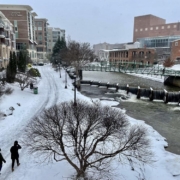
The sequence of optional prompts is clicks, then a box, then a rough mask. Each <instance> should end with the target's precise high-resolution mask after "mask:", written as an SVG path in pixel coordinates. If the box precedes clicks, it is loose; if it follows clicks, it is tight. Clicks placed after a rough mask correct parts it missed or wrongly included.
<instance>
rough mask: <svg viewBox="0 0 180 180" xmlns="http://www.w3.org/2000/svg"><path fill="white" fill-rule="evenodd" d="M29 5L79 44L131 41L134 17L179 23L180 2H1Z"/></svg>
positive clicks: (177, 0)
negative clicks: (144, 16) (159, 18)
mask: <svg viewBox="0 0 180 180" xmlns="http://www.w3.org/2000/svg"><path fill="white" fill-rule="evenodd" d="M0 4H24V5H30V6H31V7H32V8H33V11H35V12H36V13H37V14H38V18H46V19H48V21H49V24H50V26H51V27H59V28H61V29H65V30H66V37H68V36H70V37H71V39H73V40H76V41H80V42H89V43H91V45H93V44H97V43H103V42H107V43H125V42H131V41H132V40H133V24H134V17H135V16H140V15H145V14H153V15H156V16H159V17H161V18H163V19H166V23H171V22H177V21H180V10H179V7H180V0H0Z"/></svg>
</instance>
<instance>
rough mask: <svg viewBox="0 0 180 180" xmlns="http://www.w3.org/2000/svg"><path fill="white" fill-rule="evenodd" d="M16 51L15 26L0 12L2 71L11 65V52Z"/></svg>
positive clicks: (0, 61) (0, 62)
mask: <svg viewBox="0 0 180 180" xmlns="http://www.w3.org/2000/svg"><path fill="white" fill-rule="evenodd" d="M15 50H16V39H15V33H14V28H13V24H12V23H11V22H10V21H9V20H8V19H7V18H6V16H5V15H4V14H3V13H2V12H1V11H0V69H2V68H6V67H7V65H8V63H9V56H10V52H11V51H12V52H15Z"/></svg>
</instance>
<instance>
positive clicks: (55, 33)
mask: <svg viewBox="0 0 180 180" xmlns="http://www.w3.org/2000/svg"><path fill="white" fill-rule="evenodd" d="M47 37H48V52H49V53H52V51H53V47H54V45H55V43H56V41H57V40H58V37H60V39H64V40H65V30H64V29H60V28H53V27H48V36H47Z"/></svg>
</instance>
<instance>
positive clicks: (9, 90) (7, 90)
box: [4, 87, 13, 94]
mask: <svg viewBox="0 0 180 180" xmlns="http://www.w3.org/2000/svg"><path fill="white" fill-rule="evenodd" d="M12 92H13V89H12V88H10V87H8V88H6V89H5V91H4V93H5V94H12Z"/></svg>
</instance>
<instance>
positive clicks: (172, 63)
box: [163, 57, 175, 68]
mask: <svg viewBox="0 0 180 180" xmlns="http://www.w3.org/2000/svg"><path fill="white" fill-rule="evenodd" d="M174 64H175V62H174V61H173V60H171V59H170V57H169V58H167V59H166V60H165V61H164V63H163V66H164V67H165V68H166V67H172V66H173V65H174Z"/></svg>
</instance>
